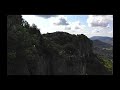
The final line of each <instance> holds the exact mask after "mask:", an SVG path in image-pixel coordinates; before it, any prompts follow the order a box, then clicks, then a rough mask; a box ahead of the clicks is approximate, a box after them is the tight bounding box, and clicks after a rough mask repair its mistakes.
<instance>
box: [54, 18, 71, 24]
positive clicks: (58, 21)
mask: <svg viewBox="0 0 120 90" xmlns="http://www.w3.org/2000/svg"><path fill="white" fill-rule="evenodd" d="M53 24H54V25H69V23H68V22H67V20H66V19H65V18H64V17H59V18H57V20H56V21H55V22H54V23H53Z"/></svg>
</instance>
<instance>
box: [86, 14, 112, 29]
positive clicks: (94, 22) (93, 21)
mask: <svg viewBox="0 0 120 90" xmlns="http://www.w3.org/2000/svg"><path fill="white" fill-rule="evenodd" d="M112 21H113V15H88V19H87V23H88V26H89V27H110V25H109V24H110V23H111V22H112Z"/></svg>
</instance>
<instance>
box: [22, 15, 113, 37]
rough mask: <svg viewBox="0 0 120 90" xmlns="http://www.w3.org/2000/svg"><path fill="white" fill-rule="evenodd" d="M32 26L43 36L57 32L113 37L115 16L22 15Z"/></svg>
mask: <svg viewBox="0 0 120 90" xmlns="http://www.w3.org/2000/svg"><path fill="white" fill-rule="evenodd" d="M22 17H23V19H25V20H26V21H27V22H28V23H29V24H30V26H32V24H35V25H36V26H37V28H38V29H40V32H41V33H42V34H45V33H52V32H56V31H63V32H68V33H70V34H76V35H77V34H85V35H86V36H87V37H89V38H90V37H92V36H108V37H113V15H22Z"/></svg>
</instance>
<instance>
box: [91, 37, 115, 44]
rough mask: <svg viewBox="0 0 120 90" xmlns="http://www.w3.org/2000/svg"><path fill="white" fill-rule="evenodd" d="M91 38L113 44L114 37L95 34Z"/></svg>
mask: <svg viewBox="0 0 120 90" xmlns="http://www.w3.org/2000/svg"><path fill="white" fill-rule="evenodd" d="M90 39H91V40H100V41H102V42H105V43H108V44H110V45H113V38H112V37H104V36H93V37H91V38H90Z"/></svg>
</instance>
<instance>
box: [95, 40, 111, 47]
mask: <svg viewBox="0 0 120 90" xmlns="http://www.w3.org/2000/svg"><path fill="white" fill-rule="evenodd" d="M93 46H94V47H99V48H111V47H112V45H111V44H108V43H105V42H102V41H100V40H93Z"/></svg>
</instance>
